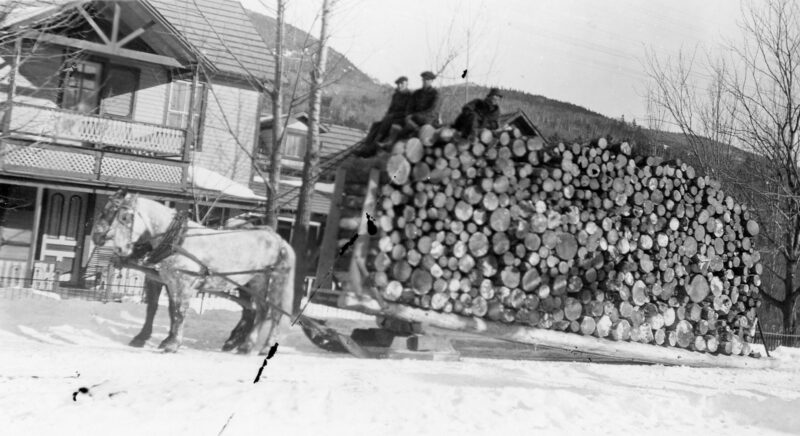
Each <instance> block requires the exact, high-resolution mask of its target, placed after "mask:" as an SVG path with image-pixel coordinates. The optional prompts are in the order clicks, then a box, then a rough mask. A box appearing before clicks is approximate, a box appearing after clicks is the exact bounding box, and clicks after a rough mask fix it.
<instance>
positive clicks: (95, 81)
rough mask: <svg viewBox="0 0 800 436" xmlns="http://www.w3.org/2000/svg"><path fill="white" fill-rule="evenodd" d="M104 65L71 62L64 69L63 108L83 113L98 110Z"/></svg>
mask: <svg viewBox="0 0 800 436" xmlns="http://www.w3.org/2000/svg"><path fill="white" fill-rule="evenodd" d="M101 74H102V65H101V64H99V63H97V62H88V61H82V62H71V63H68V64H67V65H66V66H65V68H64V79H63V83H64V86H63V94H62V97H61V107H62V108H64V109H69V110H74V111H78V112H82V113H93V112H95V111H96V110H97V97H98V94H99V91H100V76H101Z"/></svg>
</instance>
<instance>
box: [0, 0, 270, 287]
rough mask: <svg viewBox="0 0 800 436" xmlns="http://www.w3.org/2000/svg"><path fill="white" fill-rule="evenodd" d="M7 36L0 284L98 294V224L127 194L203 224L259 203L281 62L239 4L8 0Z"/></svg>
mask: <svg viewBox="0 0 800 436" xmlns="http://www.w3.org/2000/svg"><path fill="white" fill-rule="evenodd" d="M0 35H2V36H0V120H2V133H0V148H1V150H0V214H2V216H0V276H9V275H14V276H25V277H28V278H30V277H31V275H32V274H33V271H44V270H47V271H52V270H55V271H56V273H55V281H56V282H58V284H60V285H61V286H68V287H91V286H97V281H98V280H99V279H100V275H99V274H100V272H98V271H99V270H98V268H99V266H100V265H103V264H105V262H103V259H102V255H101V254H102V250H95V247H94V246H93V245H92V243H91V239H90V237H89V233H90V231H91V225H92V219H93V217H94V216H95V214H96V213H97V211H98V209H99V208H102V206H103V205H104V204H105V201H106V199H107V196H108V195H109V194H110V193H113V192H114V191H115V190H117V189H119V188H120V187H123V186H125V187H129V188H131V189H132V190H135V191H138V192H141V193H144V194H146V195H148V196H151V197H154V198H157V199H159V200H162V201H164V202H168V203H169V204H171V205H173V206H176V207H191V208H192V209H193V212H195V214H196V215H198V217H203V216H204V215H205V214H206V212H207V211H208V210H209V205H211V204H214V205H215V206H218V207H217V208H216V209H215V210H220V209H219V207H222V208H223V211H224V210H231V211H232V213H236V212H238V211H241V210H247V209H251V208H253V207H255V206H257V205H258V204H259V203H260V202H261V201H263V199H264V198H263V196H262V195H258V194H256V193H253V192H252V190H250V189H249V187H248V185H249V183H250V182H251V180H252V173H253V171H252V160H251V158H250V156H251V155H252V152H253V151H254V147H255V145H256V143H257V138H258V136H259V133H260V123H259V116H260V114H261V113H262V112H263V111H264V110H265V109H266V108H265V107H264V104H265V103H264V101H263V99H262V98H261V95H262V93H261V91H262V89H261V88H262V86H263V84H265V83H267V81H269V80H270V79H271V78H272V76H273V64H272V59H271V57H269V56H268V54H267V50H266V45H265V43H264V42H263V40H262V39H261V38H260V37H259V35H258V33H257V32H256V31H255V29H254V28H253V27H252V24H251V22H250V20H249V18H248V17H247V15H246V14H245V12H244V10H243V9H242V6H241V5H240V3H239V2H238V1H236V0H194V1H192V2H188V3H186V2H174V1H171V0H126V1H64V0H24V1H22V2H13V1H12V2H11V3H8V2H6V3H4V4H2V5H0ZM225 213H226V212H223V215H224V214H225ZM217 218H218V219H219V220H222V219H224V218H225V217H224V216H218V217H217ZM93 268H94V269H93Z"/></svg>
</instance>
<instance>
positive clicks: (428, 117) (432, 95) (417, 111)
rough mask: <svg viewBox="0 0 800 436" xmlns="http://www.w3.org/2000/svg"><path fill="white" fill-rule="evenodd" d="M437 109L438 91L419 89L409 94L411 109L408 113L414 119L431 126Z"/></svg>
mask: <svg viewBox="0 0 800 436" xmlns="http://www.w3.org/2000/svg"><path fill="white" fill-rule="evenodd" d="M438 109H439V91H438V90H437V89H436V88H434V87H432V86H431V87H430V88H420V89H418V90H416V91H414V93H413V94H411V107H410V108H409V110H408V112H409V114H410V115H414V116H415V118H416V119H420V120H425V121H426V122H427V123H428V124H432V123H433V121H434V120H436V118H437V116H438V114H437V113H436V111H437V110H438Z"/></svg>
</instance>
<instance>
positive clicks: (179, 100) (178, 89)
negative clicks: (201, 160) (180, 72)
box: [167, 80, 205, 151]
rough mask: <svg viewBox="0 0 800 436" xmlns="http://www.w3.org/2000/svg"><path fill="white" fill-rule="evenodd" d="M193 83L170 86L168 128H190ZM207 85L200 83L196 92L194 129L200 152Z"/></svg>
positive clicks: (175, 82)
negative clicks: (190, 102)
mask: <svg viewBox="0 0 800 436" xmlns="http://www.w3.org/2000/svg"><path fill="white" fill-rule="evenodd" d="M191 89H192V82H189V81H185V80H179V81H174V82H172V83H171V84H170V92H169V102H168V103H167V126H169V127H175V128H178V129H187V128H189V100H191V99H190V98H189V97H190V94H191ZM204 96H205V85H203V84H202V83H199V84H198V86H197V89H196V90H195V99H194V116H193V117H192V128H193V129H194V132H195V143H196V144H197V145H196V150H198V151H199V150H200V149H201V147H200V126H201V125H202V124H201V119H202V118H201V117H202V114H203V111H202V109H203V100H204V98H203V97H204Z"/></svg>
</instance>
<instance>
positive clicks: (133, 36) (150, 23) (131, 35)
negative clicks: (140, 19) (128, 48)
mask: <svg viewBox="0 0 800 436" xmlns="http://www.w3.org/2000/svg"><path fill="white" fill-rule="evenodd" d="M155 24H156V22H155V21H148V22H147V23H146V24H145V25H144V26H142V27H140V28H138V29H136V30H134V31H133V32H131V33H129V34H128V35H127V36H125V37H124V38H122V39H121V40H119V42H117V47H119V48H122V47H124V46H125V44H127V43H129V42H131V41H133V40H134V39H136V38H138V37H139V36H140V35H142V34H143V33H144V32H145V31H146V30H147V29H149V28H151V27H153V26H155Z"/></svg>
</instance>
